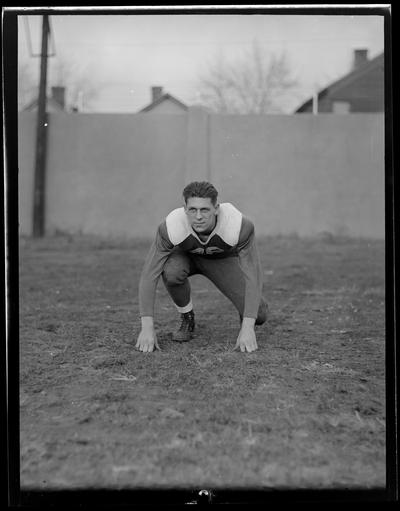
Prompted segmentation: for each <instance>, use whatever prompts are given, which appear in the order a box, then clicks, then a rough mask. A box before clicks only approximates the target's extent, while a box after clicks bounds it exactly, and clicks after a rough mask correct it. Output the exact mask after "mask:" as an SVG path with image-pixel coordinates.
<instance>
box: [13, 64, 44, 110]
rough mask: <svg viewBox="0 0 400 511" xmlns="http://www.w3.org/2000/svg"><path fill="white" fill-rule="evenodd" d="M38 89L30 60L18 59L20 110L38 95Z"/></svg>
mask: <svg viewBox="0 0 400 511" xmlns="http://www.w3.org/2000/svg"><path fill="white" fill-rule="evenodd" d="M38 90H39V88H38V84H37V80H36V79H35V78H34V77H33V73H32V70H31V67H30V65H29V62H27V61H23V62H21V61H18V110H21V109H22V108H24V107H25V106H26V105H27V104H28V103H30V102H31V101H32V100H33V99H34V98H35V97H37V95H38Z"/></svg>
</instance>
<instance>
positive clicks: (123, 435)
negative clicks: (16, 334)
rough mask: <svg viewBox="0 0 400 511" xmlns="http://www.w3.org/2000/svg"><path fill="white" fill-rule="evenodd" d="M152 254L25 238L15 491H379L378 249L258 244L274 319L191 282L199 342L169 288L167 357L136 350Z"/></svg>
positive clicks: (132, 245) (360, 244) (161, 333)
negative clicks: (248, 321)
mask: <svg viewBox="0 0 400 511" xmlns="http://www.w3.org/2000/svg"><path fill="white" fill-rule="evenodd" d="M148 246H149V243H148V242H146V241H140V240H139V241H138V240H136V241H135V240H132V241H119V242H117V241H107V240H103V239H98V238H89V237H81V238H70V237H67V236H58V237H52V238H47V239H43V240H31V239H21V241H20V421H21V423H20V434H21V484H22V488H23V489H28V488H40V489H43V488H49V489H55V488H59V489H60V488H61V489H66V488H80V487H83V488H100V487H103V488H135V487H146V486H150V487H153V488H154V487H157V486H159V487H182V486H184V487H190V486H192V485H194V486H196V487H199V486H200V487H201V486H203V487H212V488H218V487H225V488H229V487H236V488H238V487H257V488H265V487H282V488H288V487H290V488H344V487H348V488H358V487H364V488H372V487H383V486H384V485H385V374H384V344H385V321H384V313H385V303H384V243H383V242H379V241H368V240H361V241H360V240H349V239H335V238H329V237H327V238H324V239H322V238H321V239H314V240H303V239H298V238H295V237H279V238H278V237H276V238H264V239H261V240H259V249H260V255H261V259H262V262H263V267H264V270H265V290H264V295H265V298H266V299H267V301H268V303H269V307H270V319H269V322H268V323H267V324H266V325H263V326H261V327H258V329H257V338H258V345H259V349H258V351H257V352H255V353H252V354H243V353H240V352H233V347H234V344H235V341H236V336H237V333H238V328H239V322H238V314H237V313H236V311H235V310H234V308H233V306H232V305H231V304H230V303H229V302H228V301H227V300H226V298H224V297H223V296H222V295H221V294H220V293H219V292H218V291H217V290H216V289H214V288H213V286H212V284H210V283H208V281H206V280H205V279H204V278H202V277H200V276H195V277H193V279H192V282H193V287H192V288H193V300H194V303H195V310H196V319H197V324H198V327H197V333H196V336H195V338H194V339H193V340H192V341H191V342H190V343H187V344H184V345H181V344H177V343H173V342H172V341H170V332H172V330H173V329H174V328H175V326H176V324H177V322H178V314H177V312H176V311H175V309H174V307H173V305H172V304H171V302H170V300H169V298H168V296H167V294H166V291H165V289H164V287H163V285H162V283H161V282H160V285H159V288H158V292H157V302H156V310H157V317H156V326H157V332H158V338H159V342H160V346H161V348H162V351H157V352H155V353H150V354H147V353H146V354H144V353H140V352H138V351H136V350H135V349H134V344H135V341H136V337H137V334H138V332H139V326H140V323H139V319H138V297H137V286H138V279H139V275H140V270H141V267H142V264H143V260H144V257H145V254H146V251H147V249H148Z"/></svg>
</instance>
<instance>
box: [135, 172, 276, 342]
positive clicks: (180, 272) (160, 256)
mask: <svg viewBox="0 0 400 511" xmlns="http://www.w3.org/2000/svg"><path fill="white" fill-rule="evenodd" d="M183 198H184V201H185V205H184V207H181V208H178V209H175V210H173V211H172V212H171V213H170V214H169V215H168V216H167V217H166V219H165V220H164V221H163V222H162V224H161V225H160V226H159V227H158V230H157V234H156V239H155V240H154V242H153V244H152V246H151V248H150V251H149V253H148V255H147V258H146V261H145V264H144V267H143V270H142V274H141V278H140V283H139V307H140V316H141V322H142V329H141V332H140V334H139V337H138V339H137V343H136V346H135V347H136V348H138V349H139V350H140V351H144V352H149V351H153V350H154V349H156V348H157V349H159V345H158V342H157V336H156V332H155V329H154V321H153V315H154V301H155V291H156V286H157V282H158V279H159V277H160V276H162V279H163V281H164V284H165V286H166V288H167V290H168V293H169V294H170V296H171V298H172V300H173V302H174V303H175V305H176V308H177V310H178V312H179V313H180V314H181V324H180V327H179V329H178V330H177V331H176V332H174V333H173V335H172V339H173V340H174V341H178V342H186V341H189V340H190V339H191V337H192V333H193V331H194V329H195V318H194V312H193V304H192V300H191V295H190V284H189V279H188V277H190V276H191V275H194V274H201V275H204V276H205V277H207V278H208V279H210V280H211V281H212V282H213V283H214V284H215V285H216V287H217V288H218V289H219V290H220V291H221V292H222V293H223V294H224V295H225V296H226V297H227V298H229V300H231V302H232V303H233V304H234V306H235V307H236V309H237V310H238V312H239V316H240V321H241V328H240V331H239V335H238V338H237V342H236V345H235V349H240V350H241V351H248V352H251V351H255V350H256V349H257V340H256V334H255V331H254V326H255V325H261V324H263V323H264V322H265V321H266V319H267V304H266V302H265V301H264V299H263V297H262V283H263V273H262V269H261V265H260V261H259V257H258V251H257V247H256V242H255V235H254V225H253V223H252V222H251V221H250V220H249V219H247V218H246V217H245V216H243V215H242V213H241V212H240V211H239V210H238V209H236V208H235V207H234V206H233V205H232V204H230V203H228V202H226V203H222V204H218V201H217V199H218V192H217V190H216V189H215V188H214V186H213V185H212V184H211V183H208V182H205V181H202V182H198V181H195V182H193V183H190V184H189V185H187V186H186V188H185V189H184V190H183Z"/></svg>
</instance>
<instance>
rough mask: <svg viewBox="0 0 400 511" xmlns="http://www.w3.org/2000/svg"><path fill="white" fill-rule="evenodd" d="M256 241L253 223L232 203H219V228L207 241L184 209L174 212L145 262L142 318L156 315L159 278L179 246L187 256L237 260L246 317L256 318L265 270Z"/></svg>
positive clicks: (162, 228)
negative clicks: (202, 237) (243, 290)
mask: <svg viewBox="0 0 400 511" xmlns="http://www.w3.org/2000/svg"><path fill="white" fill-rule="evenodd" d="M254 238H255V236H254V225H253V223H252V222H251V221H250V220H249V219H248V218H246V217H245V216H243V215H242V213H241V212H240V211H239V210H238V209H237V208H236V207H235V206H233V205H232V204H230V203H222V204H220V206H219V211H218V215H217V222H216V225H215V227H214V229H213V231H212V232H211V233H210V234H209V236H208V237H207V238H206V239H205V240H204V241H203V240H201V239H200V237H199V236H198V235H197V234H196V232H195V231H194V230H193V229H192V227H191V225H190V223H189V220H188V217H187V215H186V213H185V209H184V208H183V207H182V208H177V209H174V210H173V211H171V213H169V215H168V216H167V217H166V219H165V220H164V221H163V222H162V223H161V224H160V225H159V227H158V229H157V234H156V239H155V240H154V242H153V243H152V245H151V247H150V250H149V253H148V255H147V257H146V260H145V263H144V267H143V270H142V274H141V278H140V282H139V307H140V315H141V316H153V313H154V302H155V292H156V286H157V283H158V279H159V277H160V275H161V273H162V271H163V267H164V264H165V262H166V260H167V259H168V256H169V255H170V253H171V251H172V250H173V249H175V247H179V248H180V249H181V250H182V251H184V252H186V253H188V255H191V254H192V255H193V256H196V257H199V256H200V257H202V258H203V257H204V258H206V259H207V258H210V259H219V258H223V257H238V258H239V263H240V267H241V269H242V271H243V274H244V277H245V281H246V295H245V312H244V316H245V317H254V318H255V317H257V311H258V306H259V303H260V298H261V288H262V271H261V267H260V262H259V259H258V252H257V248H256V245H255V239H254ZM234 277H235V276H234V275H232V276H227V278H234Z"/></svg>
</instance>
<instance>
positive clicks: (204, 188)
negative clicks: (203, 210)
mask: <svg viewBox="0 0 400 511" xmlns="http://www.w3.org/2000/svg"><path fill="white" fill-rule="evenodd" d="M191 197H200V198H204V199H206V198H209V199H211V202H212V203H213V204H214V205H215V204H216V203H217V198H218V192H217V190H216V189H215V188H214V186H213V185H212V184H211V183H209V182H208V181H193V182H192V183H189V184H188V185H187V186H185V188H184V190H183V198H184V199H185V203H187V200H188V199H190V198H191Z"/></svg>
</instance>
